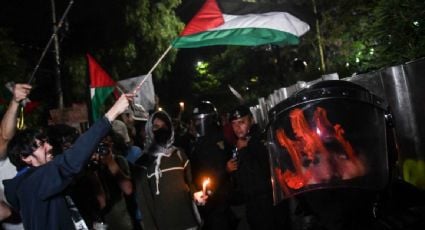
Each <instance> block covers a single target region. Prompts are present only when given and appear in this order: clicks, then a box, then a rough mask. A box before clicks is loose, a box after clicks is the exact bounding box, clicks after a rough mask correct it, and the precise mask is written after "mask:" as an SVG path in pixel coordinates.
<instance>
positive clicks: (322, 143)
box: [275, 107, 366, 191]
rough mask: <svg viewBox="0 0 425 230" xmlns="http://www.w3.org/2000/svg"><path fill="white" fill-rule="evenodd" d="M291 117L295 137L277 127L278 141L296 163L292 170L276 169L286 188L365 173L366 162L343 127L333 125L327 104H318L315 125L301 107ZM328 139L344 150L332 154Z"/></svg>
mask: <svg viewBox="0 0 425 230" xmlns="http://www.w3.org/2000/svg"><path fill="white" fill-rule="evenodd" d="M289 118H290V121H291V127H292V129H293V132H294V134H295V140H292V139H291V138H289V137H288V136H287V134H286V133H285V131H284V130H283V129H282V128H279V129H277V130H276V139H277V141H278V143H279V144H280V145H281V146H282V147H283V148H285V149H286V150H287V152H288V154H289V156H290V158H291V160H292V163H293V171H291V170H290V169H286V170H285V171H284V172H282V171H281V170H280V169H275V174H276V175H277V180H278V182H279V184H280V186H281V188H282V190H283V191H285V190H287V188H290V189H300V188H303V187H304V186H306V185H312V184H319V183H324V182H328V181H329V180H331V179H332V178H335V177H337V178H340V179H342V180H346V179H350V178H354V177H357V176H361V175H364V174H365V171H366V170H365V168H364V164H363V162H361V161H360V160H359V159H358V157H357V154H356V152H355V150H354V148H353V147H352V145H351V143H350V142H349V141H348V140H346V139H345V137H344V129H343V127H342V126H341V125H340V124H335V125H332V123H331V122H330V121H329V120H328V117H327V112H326V110H325V109H324V108H321V107H317V108H316V110H315V112H314V115H313V119H312V121H313V123H314V125H315V127H310V124H309V123H308V121H307V120H306V118H305V116H304V113H303V111H302V110H301V109H299V108H296V109H294V110H292V111H291V112H290V113H289ZM326 143H337V144H338V145H339V146H340V149H341V152H339V151H338V152H337V153H334V152H333V153H334V154H331V152H330V151H332V150H328V148H327V147H326Z"/></svg>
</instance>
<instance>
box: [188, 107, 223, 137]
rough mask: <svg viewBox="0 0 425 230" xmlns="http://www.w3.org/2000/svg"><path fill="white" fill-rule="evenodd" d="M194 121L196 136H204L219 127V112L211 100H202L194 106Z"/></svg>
mask: <svg viewBox="0 0 425 230" xmlns="http://www.w3.org/2000/svg"><path fill="white" fill-rule="evenodd" d="M192 122H193V125H194V128H195V130H196V136H197V137H202V136H205V135H206V134H208V133H209V132H211V130H214V129H217V127H218V113H217V109H216V108H215V106H214V105H213V104H212V103H211V102H209V101H201V102H199V103H198V104H196V105H195V106H194V107H193V110H192Z"/></svg>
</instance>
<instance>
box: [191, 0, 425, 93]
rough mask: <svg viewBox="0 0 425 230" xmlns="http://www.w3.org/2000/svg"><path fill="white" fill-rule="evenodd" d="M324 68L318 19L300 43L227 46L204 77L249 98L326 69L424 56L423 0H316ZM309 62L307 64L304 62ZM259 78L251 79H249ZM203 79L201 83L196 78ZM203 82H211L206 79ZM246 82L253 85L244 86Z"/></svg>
mask: <svg viewBox="0 0 425 230" xmlns="http://www.w3.org/2000/svg"><path fill="white" fill-rule="evenodd" d="M316 4H317V6H318V11H319V12H318V16H317V17H318V18H317V19H318V22H319V25H320V27H319V29H320V36H321V41H322V46H323V48H324V59H325V64H326V70H323V69H321V67H320V66H321V65H320V55H319V45H318V41H317V33H316V27H315V25H311V29H310V31H309V32H308V33H307V34H305V35H304V36H303V37H302V38H301V43H300V44H299V45H297V46H287V47H271V48H270V47H256V48H251V49H250V48H246V47H230V46H229V47H227V48H226V50H225V51H224V52H221V53H218V54H215V55H213V57H211V58H210V59H209V60H208V61H209V64H210V66H209V72H208V73H207V74H208V75H210V76H214V77H215V78H216V79H210V78H205V79H204V81H209V80H211V81H217V80H218V81H219V82H221V85H214V87H213V88H211V89H208V88H203V89H202V90H203V91H204V92H208V91H210V90H216V91H217V89H225V87H226V85H227V84H232V85H233V84H234V85H235V86H236V87H235V88H237V90H241V93H242V94H243V95H245V96H246V97H247V98H248V99H251V101H252V100H254V99H256V98H259V97H264V96H267V95H268V94H270V93H272V92H273V90H274V89H278V88H280V87H282V86H288V85H292V84H295V83H296V82H297V81H309V80H313V79H317V78H318V77H320V75H322V74H326V73H333V72H337V73H339V76H340V77H346V76H348V75H351V74H353V73H356V72H357V73H359V72H366V71H371V70H374V69H378V68H383V67H386V66H391V65H396V64H402V63H404V62H407V61H410V60H414V59H417V58H420V57H423V56H425V40H424V39H423V38H424V37H425V19H424V15H425V3H424V2H423V1H419V0H406V1H405V0H373V1H369V0H359V1H348V0H342V1H338V3H336V2H334V1H326V0H316ZM304 62H305V63H307V66H305V65H304V64H301V65H300V63H304ZM253 77H255V78H257V79H258V81H256V82H255V81H253V82H250V81H249V79H251V78H253ZM196 84H199V83H196ZM204 86H208V84H206V83H204ZM246 88H248V89H249V90H246Z"/></svg>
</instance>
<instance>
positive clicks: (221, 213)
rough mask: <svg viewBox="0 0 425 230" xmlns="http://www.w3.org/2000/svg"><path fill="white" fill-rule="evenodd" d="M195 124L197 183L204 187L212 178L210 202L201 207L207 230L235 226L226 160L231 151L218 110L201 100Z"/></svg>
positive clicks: (193, 116)
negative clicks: (204, 182) (233, 223)
mask: <svg viewBox="0 0 425 230" xmlns="http://www.w3.org/2000/svg"><path fill="white" fill-rule="evenodd" d="M191 123H192V127H193V128H194V131H195V136H196V138H195V141H194V143H193V146H192V150H191V152H190V154H189V159H190V161H191V165H192V175H193V182H194V183H195V185H196V186H198V188H200V187H201V186H202V183H203V181H204V180H205V179H206V178H210V181H211V183H210V184H209V186H208V188H207V190H208V191H209V198H208V202H207V203H206V205H205V206H199V211H200V214H201V217H202V219H203V221H204V224H203V229H233V227H232V221H233V215H232V212H231V211H230V206H229V204H228V188H229V187H228V185H229V176H228V174H227V172H226V162H227V160H228V159H229V158H230V156H231V153H230V148H228V147H227V146H226V143H225V141H224V137H223V131H222V128H221V126H220V123H219V121H218V113H217V109H216V108H215V106H214V105H213V104H212V103H211V102H209V101H201V102H200V103H198V104H196V105H195V106H194V108H193V110H192V114H191Z"/></svg>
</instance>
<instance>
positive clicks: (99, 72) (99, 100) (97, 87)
mask: <svg viewBox="0 0 425 230" xmlns="http://www.w3.org/2000/svg"><path fill="white" fill-rule="evenodd" d="M87 60H88V66H89V75H90V98H91V111H92V117H93V121H96V120H97V119H99V118H100V117H101V115H102V113H101V110H102V107H103V106H104V104H105V101H106V99H107V98H108V96H109V95H110V94H111V93H112V92H113V91H114V89H115V86H116V83H115V81H114V80H112V78H111V77H110V76H109V74H108V73H107V72H106V71H105V70H104V69H103V68H102V67H101V66H100V65H99V64H98V63H97V62H96V60H95V59H94V58H93V57H92V56H90V55H89V54H87Z"/></svg>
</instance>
